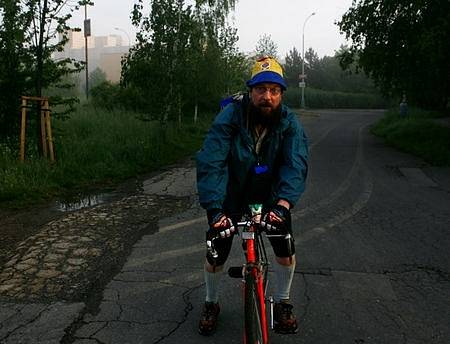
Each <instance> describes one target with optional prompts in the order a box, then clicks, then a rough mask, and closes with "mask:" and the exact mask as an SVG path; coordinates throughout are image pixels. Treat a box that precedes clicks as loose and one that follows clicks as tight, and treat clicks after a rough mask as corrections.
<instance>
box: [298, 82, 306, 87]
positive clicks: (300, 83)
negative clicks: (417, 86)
mask: <svg viewBox="0 0 450 344" xmlns="http://www.w3.org/2000/svg"><path fill="white" fill-rule="evenodd" d="M298 87H300V88H303V87H306V82H304V81H300V82H299V83H298Z"/></svg>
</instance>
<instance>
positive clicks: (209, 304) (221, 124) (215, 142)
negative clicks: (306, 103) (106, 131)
mask: <svg viewBox="0 0 450 344" xmlns="http://www.w3.org/2000/svg"><path fill="white" fill-rule="evenodd" d="M247 86H248V88H249V92H248V94H245V95H244V96H243V97H242V99H235V100H234V101H232V102H231V103H230V104H228V105H227V106H226V107H225V108H224V109H223V110H222V111H221V112H220V113H219V114H218V115H217V117H216V119H215V121H214V123H213V124H212V126H211V128H210V130H209V132H208V134H207V136H206V139H205V141H204V144H203V148H202V149H201V150H200V151H199V152H198V154H197V186H198V193H199V199H200V204H201V206H202V207H203V208H205V209H206V211H207V217H208V223H209V226H210V229H209V231H208V235H211V233H217V234H218V235H219V236H220V237H221V239H219V240H216V244H215V249H216V251H217V253H218V257H217V258H213V257H211V255H209V254H207V256H206V261H205V266H204V270H205V271H204V275H205V284H206V300H205V305H204V307H203V312H202V314H201V318H200V322H199V332H200V334H203V335H209V334H211V333H213V332H214V330H215V328H216V324H217V319H218V315H219V312H220V307H219V303H218V284H219V278H220V272H221V271H222V270H223V265H224V263H225V261H226V259H227V257H228V255H229V253H230V250H231V244H232V240H233V235H234V225H233V223H234V222H236V221H237V220H238V219H239V218H240V217H241V216H242V215H243V214H244V213H246V211H247V210H246V207H247V206H248V204H251V203H260V204H263V216H262V219H263V222H262V223H264V225H265V226H266V230H270V231H278V232H286V233H290V234H291V239H290V240H286V239H284V238H281V237H276V238H275V237H274V238H269V240H270V243H271V245H272V247H273V250H274V253H275V256H276V264H274V272H275V281H276V286H275V292H274V295H273V296H274V300H275V308H274V325H275V326H274V329H275V331H276V332H278V333H295V332H297V320H296V318H295V316H294V315H293V313H292V305H291V304H290V303H289V295H290V289H291V284H292V280H293V277H294V271H295V264H296V261H295V245H294V239H293V236H292V225H291V215H290V210H291V209H292V207H293V206H294V205H295V204H296V203H297V201H298V199H299V198H300V196H301V194H302V193H303V191H304V189H305V181H306V176H307V170H308V165H307V157H308V147H307V138H306V135H305V133H304V130H303V127H302V126H301V124H300V123H299V121H298V119H297V116H296V114H295V113H294V112H292V111H291V110H290V109H289V108H288V107H287V106H285V105H284V104H282V96H283V91H285V90H286V82H285V80H284V79H283V71H282V68H281V66H280V65H279V64H278V62H277V61H276V60H275V59H273V58H271V57H263V58H261V59H259V60H257V61H256V63H255V65H254V67H253V70H252V75H251V79H250V80H249V81H247Z"/></svg>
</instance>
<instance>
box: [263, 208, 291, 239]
mask: <svg viewBox="0 0 450 344" xmlns="http://www.w3.org/2000/svg"><path fill="white" fill-rule="evenodd" d="M290 213H291V212H290V210H289V209H288V208H286V207H283V206H282V205H279V204H277V205H276V206H274V207H273V208H272V209H270V210H269V211H268V212H267V213H266V214H264V215H263V217H262V219H261V226H263V227H264V228H265V229H266V230H267V231H269V232H283V233H284V232H285V231H286V220H287V218H288V217H289V215H290Z"/></svg>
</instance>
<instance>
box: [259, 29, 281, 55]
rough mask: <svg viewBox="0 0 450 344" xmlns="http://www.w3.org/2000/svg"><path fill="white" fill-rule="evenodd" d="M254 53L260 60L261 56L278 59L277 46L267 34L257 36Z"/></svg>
mask: <svg viewBox="0 0 450 344" xmlns="http://www.w3.org/2000/svg"><path fill="white" fill-rule="evenodd" d="M255 52H256V57H257V58H260V57H262V56H272V57H274V58H275V59H278V47H277V44H276V43H275V42H274V41H273V40H272V37H271V36H270V35H268V34H264V35H262V36H259V39H258V42H257V43H256V47H255Z"/></svg>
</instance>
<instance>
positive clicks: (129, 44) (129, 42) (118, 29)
mask: <svg viewBox="0 0 450 344" xmlns="http://www.w3.org/2000/svg"><path fill="white" fill-rule="evenodd" d="M114 30H117V31H121V32H123V33H124V34H125V35H126V36H127V38H128V47H130V46H131V39H130V36H129V35H128V32H126V31H125V30H122V29H121V28H119V27H115V28H114Z"/></svg>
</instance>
